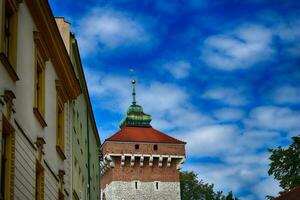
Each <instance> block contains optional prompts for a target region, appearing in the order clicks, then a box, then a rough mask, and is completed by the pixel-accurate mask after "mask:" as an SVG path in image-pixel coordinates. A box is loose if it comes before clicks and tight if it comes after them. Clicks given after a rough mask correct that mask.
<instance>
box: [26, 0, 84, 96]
mask: <svg viewBox="0 0 300 200" xmlns="http://www.w3.org/2000/svg"><path fill="white" fill-rule="evenodd" d="M25 2H26V5H27V7H28V8H29V11H30V13H31V16H32V18H33V21H34V23H35V25H36V27H37V29H38V31H39V32H40V34H41V36H42V37H43V38H44V40H45V44H46V46H47V47H48V49H49V55H50V59H51V62H52V63H53V65H54V68H55V71H56V73H57V75H58V77H59V79H60V80H61V81H62V82H63V86H64V87H65V91H67V96H68V99H70V100H72V99H75V98H76V97H77V96H78V95H79V94H80V93H81V89H80V84H79V82H78V79H77V78H76V74H75V71H74V69H73V66H72V62H71V59H70V57H69V54H68V52H67V50H66V47H65V45H64V42H63V40H62V38H61V36H60V33H59V30H58V27H57V25H56V22H55V18H54V16H53V14H52V11H51V8H50V6H49V3H48V1H47V0H25Z"/></svg>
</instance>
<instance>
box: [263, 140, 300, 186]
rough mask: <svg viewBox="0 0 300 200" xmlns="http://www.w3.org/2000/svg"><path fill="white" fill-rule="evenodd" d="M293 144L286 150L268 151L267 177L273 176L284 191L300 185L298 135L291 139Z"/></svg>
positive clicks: (279, 148) (299, 145) (299, 142)
mask: <svg viewBox="0 0 300 200" xmlns="http://www.w3.org/2000/svg"><path fill="white" fill-rule="evenodd" d="M292 140H293V143H292V144H290V145H289V147H288V148H287V149H283V148H282V147H278V148H276V149H269V151H270V152H271V156H270V158H269V159H270V161H271V163H270V169H269V171H268V173H269V175H274V177H275V179H277V180H278V181H279V183H280V186H281V187H282V189H283V190H284V191H288V190H290V189H292V188H294V187H296V186H298V185H300V135H299V136H295V137H292Z"/></svg>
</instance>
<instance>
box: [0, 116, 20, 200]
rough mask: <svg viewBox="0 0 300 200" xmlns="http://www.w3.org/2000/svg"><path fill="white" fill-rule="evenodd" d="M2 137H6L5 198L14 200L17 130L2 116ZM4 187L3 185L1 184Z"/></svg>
mask: <svg viewBox="0 0 300 200" xmlns="http://www.w3.org/2000/svg"><path fill="white" fill-rule="evenodd" d="M1 137H2V138H3V137H5V143H6V144H5V146H4V148H5V169H4V170H5V171H4V174H5V177H4V178H3V180H4V188H3V189H4V197H3V199H5V200H13V199H14V176H15V140H16V138H15V129H14V128H13V126H12V125H11V124H10V122H9V121H8V119H7V118H6V117H5V116H4V115H2V132H1ZM2 165H3V163H2V143H1V170H2ZM1 185H2V184H1Z"/></svg>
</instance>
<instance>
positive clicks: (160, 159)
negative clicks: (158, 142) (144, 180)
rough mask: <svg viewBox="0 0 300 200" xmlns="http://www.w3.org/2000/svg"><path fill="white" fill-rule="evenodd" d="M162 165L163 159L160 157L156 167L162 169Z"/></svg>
mask: <svg viewBox="0 0 300 200" xmlns="http://www.w3.org/2000/svg"><path fill="white" fill-rule="evenodd" d="M162 164H163V157H162V156H160V157H159V159H158V167H162Z"/></svg>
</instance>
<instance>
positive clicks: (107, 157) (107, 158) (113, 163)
mask: <svg viewBox="0 0 300 200" xmlns="http://www.w3.org/2000/svg"><path fill="white" fill-rule="evenodd" d="M105 159H106V160H108V163H109V164H108V165H109V166H110V167H115V162H114V160H113V159H112V157H111V156H110V155H107V156H106V157H105Z"/></svg>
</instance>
